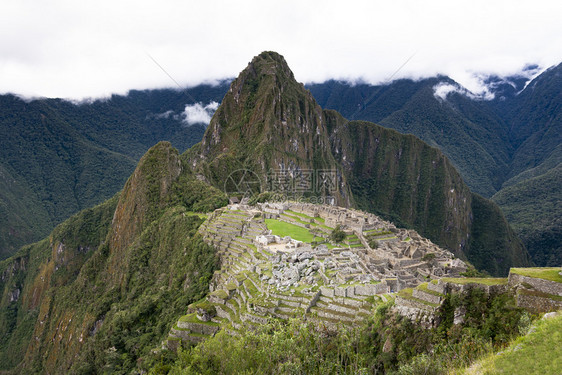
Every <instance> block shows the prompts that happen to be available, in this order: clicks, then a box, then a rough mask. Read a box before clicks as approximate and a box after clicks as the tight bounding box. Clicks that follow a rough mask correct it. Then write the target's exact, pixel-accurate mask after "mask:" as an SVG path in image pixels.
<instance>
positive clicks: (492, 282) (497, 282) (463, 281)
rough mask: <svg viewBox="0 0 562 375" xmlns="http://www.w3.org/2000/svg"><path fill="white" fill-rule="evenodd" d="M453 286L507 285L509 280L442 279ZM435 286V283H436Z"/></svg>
mask: <svg viewBox="0 0 562 375" xmlns="http://www.w3.org/2000/svg"><path fill="white" fill-rule="evenodd" d="M441 280H442V281H444V282H447V283H453V284H462V285H464V284H471V283H472V284H482V285H506V284H507V278H504V277H497V278H496V277H454V278H453V277H443V278H442V279H441ZM434 284H435V283H434Z"/></svg>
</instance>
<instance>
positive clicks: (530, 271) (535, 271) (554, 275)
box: [510, 267, 562, 283]
mask: <svg viewBox="0 0 562 375" xmlns="http://www.w3.org/2000/svg"><path fill="white" fill-rule="evenodd" d="M560 271H562V268H560V267H532V268H512V269H511V271H510V272H513V273H515V274H517V275H521V276H528V277H535V278H537V279H543V280H548V281H556V282H557V283H562V276H560V273H559V272H560Z"/></svg>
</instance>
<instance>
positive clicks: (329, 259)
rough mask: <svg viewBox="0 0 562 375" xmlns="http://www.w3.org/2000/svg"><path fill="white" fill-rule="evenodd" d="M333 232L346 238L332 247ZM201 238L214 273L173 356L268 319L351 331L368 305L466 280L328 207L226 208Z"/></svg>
mask: <svg viewBox="0 0 562 375" xmlns="http://www.w3.org/2000/svg"><path fill="white" fill-rule="evenodd" d="M265 219H275V220H279V221H282V222H286V223H289V224H293V225H296V226H299V227H302V228H306V229H307V230H309V231H310V233H314V238H315V240H314V241H312V242H310V243H307V242H303V241H298V240H296V239H293V238H290V237H280V236H277V235H274V234H273V233H272V232H271V230H270V229H268V228H267V225H266V222H265ZM338 226H339V227H340V228H341V229H342V230H343V231H344V232H345V233H346V235H347V237H346V239H345V240H344V241H343V242H342V243H339V244H334V243H331V242H330V241H329V238H330V234H331V232H332V231H333V229H334V228H336V227H338ZM199 232H200V233H201V234H202V236H203V238H204V240H205V241H206V242H207V243H209V244H212V245H213V246H214V247H215V248H216V249H217V251H218V254H219V256H220V264H221V269H220V270H219V271H216V272H215V275H214V276H213V279H212V282H211V285H210V292H211V293H210V294H209V296H208V298H207V299H206V301H200V302H199V303H197V304H194V305H193V306H191V307H190V309H189V311H188V312H189V313H190V314H188V315H187V316H186V317H183V318H182V319H180V321H179V322H178V324H177V325H176V326H175V327H174V328H173V329H172V331H171V336H170V338H169V340H168V346H169V347H172V348H173V347H174V345H176V344H177V343H178V340H183V341H189V342H197V341H200V340H201V339H204V337H206V336H205V335H208V334H214V333H213V332H216V331H217V330H218V329H219V328H220V329H225V330H226V331H227V332H229V333H231V334H236V333H237V332H238V331H239V330H240V329H246V328H248V327H249V328H251V327H252V326H253V325H256V324H262V323H264V322H266V321H267V319H268V318H269V317H276V318H281V319H287V318H290V317H296V316H298V317H304V318H305V319H308V320H310V321H312V322H315V323H318V324H320V325H322V326H323V327H332V328H335V327H337V326H338V325H339V324H357V323H358V322H361V321H362V320H363V319H364V318H365V317H367V316H369V315H370V314H371V310H372V308H373V303H374V301H375V300H378V299H382V300H386V298H390V297H389V295H390V294H391V293H394V292H398V291H400V290H402V289H404V288H408V287H415V286H417V285H419V284H421V283H422V282H426V281H428V280H433V279H437V278H439V277H442V276H449V277H454V276H458V275H459V274H460V273H461V272H464V271H465V270H466V265H465V264H464V262H462V261H461V260H459V259H454V257H453V255H452V254H451V253H450V252H448V251H446V250H443V249H441V248H439V247H438V246H437V245H435V244H433V243H432V242H431V241H430V240H427V239H425V238H422V237H421V236H420V235H419V234H417V233H416V232H415V231H413V230H406V229H400V228H396V226H394V225H393V224H392V223H390V222H387V221H384V220H382V219H380V218H379V217H377V216H375V215H372V214H369V213H365V212H361V211H357V210H350V209H345V208H340V207H335V206H328V205H314V204H306V203H292V202H287V203H263V204H258V205H257V207H250V206H247V205H244V204H231V205H229V206H228V207H226V208H223V209H219V210H217V211H215V212H214V213H213V214H211V215H210V217H209V218H208V219H207V220H206V221H205V222H204V223H203V224H202V225H201V227H200V228H199ZM371 245H374V246H371ZM202 310H205V313H202ZM201 318H204V319H201ZM205 332H207V333H205Z"/></svg>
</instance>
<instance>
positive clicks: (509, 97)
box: [308, 64, 562, 265]
mask: <svg viewBox="0 0 562 375" xmlns="http://www.w3.org/2000/svg"><path fill="white" fill-rule="evenodd" d="M536 68H537V67H530V68H529V69H531V70H533V69H536ZM526 76H527V75H526V73H525V74H522V75H519V76H513V77H507V78H501V77H494V76H491V77H489V78H488V79H487V80H486V83H487V84H488V85H489V88H490V90H491V91H492V92H493V93H494V94H495V95H496V97H495V99H494V100H490V101H485V100H474V99H472V98H470V96H469V95H465V93H463V89H462V88H461V87H460V85H458V84H457V83H455V82H454V81H452V80H451V79H449V78H447V77H437V78H429V79H423V80H420V81H411V80H398V81H394V82H392V83H390V84H388V85H384V86H372V85H366V84H357V85H350V84H347V83H343V82H334V81H330V82H326V83H322V84H314V85H309V86H308V87H309V88H310V90H311V91H312V93H313V94H314V96H315V97H316V98H317V100H318V101H319V103H320V105H322V106H323V107H325V108H332V109H336V110H338V111H341V113H342V114H343V115H344V116H345V117H348V118H350V119H353V120H367V121H373V122H377V123H379V124H381V125H383V126H386V127H390V128H393V129H396V130H398V131H400V132H401V133H411V134H414V135H416V136H418V137H420V138H421V139H422V140H424V141H426V142H427V143H429V144H430V145H432V146H435V147H438V148H439V149H440V150H441V151H443V153H444V154H445V155H446V156H447V157H448V158H449V159H450V160H451V162H452V163H453V164H454V165H455V167H456V168H457V170H458V171H459V172H460V174H461V175H462V177H463V179H464V180H465V182H466V183H467V185H468V186H469V187H470V188H471V189H472V190H473V191H475V192H476V193H479V194H481V195H483V196H484V197H492V196H493V200H494V201H496V202H497V203H498V204H499V205H500V207H501V208H502V209H503V210H505V211H506V213H507V212H508V211H509V213H508V214H507V216H508V218H509V222H510V224H511V225H513V226H514V228H516V232H517V234H518V235H519V236H520V237H521V238H522V239H523V240H524V243H525V245H526V246H527V247H528V248H529V252H530V254H531V256H532V258H533V261H534V262H535V263H536V264H537V265H546V264H547V263H545V262H547V261H548V260H547V258H548V259H551V255H554V256H555V258H556V257H558V258H560V256H561V254H562V253H560V248H561V246H562V241H561V240H560V237H559V235H558V234H557V233H560V232H561V231H562V228H561V227H560V224H559V223H560V220H559V218H560V217H561V216H562V208H561V207H562V205H560V204H555V205H550V206H549V207H545V204H544V202H551V203H552V202H553V201H556V198H555V197H558V196H559V194H560V188H559V186H560V185H562V184H561V183H560V181H558V182H554V181H553V180H552V176H554V175H556V176H557V175H558V174H557V173H556V172H552V173H549V172H550V171H551V170H553V169H555V168H557V166H558V165H559V164H560V162H561V161H562V138H561V137H562V135H561V134H562V117H561V116H562V110H561V109H562V91H561V90H560V87H562V64H561V65H558V66H556V67H552V68H550V69H548V70H546V71H545V72H543V73H542V74H540V75H539V76H538V77H536V78H535V79H534V80H533V81H531V82H528V78H526ZM526 84H527V85H526ZM439 87H446V88H448V89H450V90H451V92H449V93H448V94H444V93H441V95H438V93H439V90H438V88H439ZM547 174H548V176H549V177H546V175H547ZM538 177H541V178H542V179H544V184H543V185H542V186H541V187H540V189H539V192H538V193H537V196H540V197H542V198H544V199H542V200H540V199H538V198H537V197H536V196H534V194H532V189H533V188H534V187H535V186H537V181H536V180H534V179H535V178H538ZM524 181H526V182H524ZM515 184H520V185H519V186H518V188H516V189H513V188H512V186H513V185H515ZM523 190H524V191H525V193H522V191H523ZM494 194H495V195H494ZM511 194H513V196H511ZM531 213H532V214H531ZM532 221H536V222H537V223H539V222H540V224H537V225H529V223H530V222H532ZM523 228H524V229H523ZM541 228H545V233H543V230H542V229H541ZM545 246H546V248H545ZM544 254H550V255H549V256H544Z"/></svg>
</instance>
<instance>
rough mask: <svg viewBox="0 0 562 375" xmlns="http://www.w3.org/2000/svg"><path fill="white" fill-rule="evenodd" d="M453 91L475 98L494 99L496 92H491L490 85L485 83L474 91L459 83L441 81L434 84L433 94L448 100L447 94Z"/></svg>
mask: <svg viewBox="0 0 562 375" xmlns="http://www.w3.org/2000/svg"><path fill="white" fill-rule="evenodd" d="M453 92H456V93H459V94H461V95H464V96H466V97H468V98H470V99H473V100H492V99H494V94H493V93H492V92H490V91H489V89H488V87H487V86H486V85H484V84H483V83H481V84H480V86H479V90H478V91H476V92H472V91H470V90H468V89H466V88H465V87H462V86H460V85H459V84H457V83H450V82H439V83H438V84H436V85H435V86H433V96H435V97H436V98H439V99H441V100H447V96H448V95H449V94H450V93H453Z"/></svg>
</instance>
